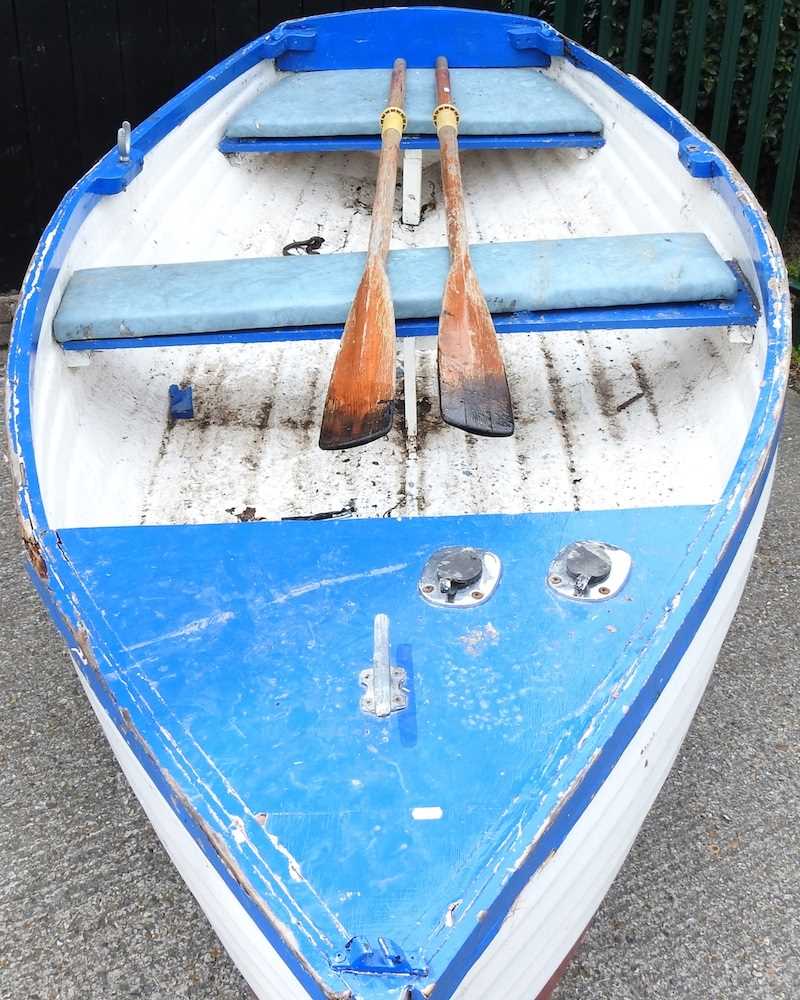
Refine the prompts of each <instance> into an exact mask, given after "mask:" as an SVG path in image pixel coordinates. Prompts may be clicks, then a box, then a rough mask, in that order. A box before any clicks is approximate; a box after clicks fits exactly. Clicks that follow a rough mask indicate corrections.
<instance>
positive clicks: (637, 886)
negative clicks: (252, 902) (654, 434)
mask: <svg viewBox="0 0 800 1000" xmlns="http://www.w3.org/2000/svg"><path fill="white" fill-rule="evenodd" d="M2 360H3V352H0V364H2ZM798 553H800V396H797V395H796V394H794V393H790V399H789V402H788V406H787V413H786V425H785V430H784V439H783V446H782V448H781V451H780V456H779V464H778V474H777V477H776V481H775V487H774V490H773V495H772V502H771V505H770V509H769V511H768V513H767V520H766V524H765V526H764V531H763V534H762V537H761V542H760V544H759V548H758V552H757V555H756V560H755V563H754V566H753V571H752V574H751V577H750V583H749V586H748V588H747V591H746V594H745V597H744V600H743V602H742V605H741V607H740V609H739V612H738V614H737V616H736V619H735V621H734V623H733V627H732V628H731V631H730V634H729V635H728V638H727V640H726V643H725V646H724V647H723V651H722V654H721V656H720V660H719V663H718V666H717V669H716V671H715V673H714V676H713V678H712V680H711V684H710V686H709V689H708V691H707V693H706V695H705V698H704V699H703V702H702V704H701V706H700V710H699V712H698V715H697V718H696V720H695V722H694V724H693V726H692V729H691V731H690V733H689V736H688V738H687V740H686V743H685V745H684V748H683V750H682V752H681V755H680V757H679V758H678V762H677V764H676V766H675V768H674V770H673V772H672V774H671V776H670V778H669V779H668V781H667V784H666V785H665V787H664V790H663V791H662V793H661V795H660V797H659V798H658V800H657V802H656V805H655V807H654V808H653V811H652V812H651V814H650V816H649V817H648V819H647V821H646V822H645V825H644V828H643V830H642V833H641V834H640V836H639V839H638V840H637V842H636V844H635V846H634V848H633V851H632V852H631V855H630V857H629V858H628V861H627V863H626V865H625V867H624V868H623V870H622V873H621V875H620V876H619V878H618V879H617V881H616V882H615V884H614V885H613V887H612V889H611V891H610V893H609V894H608V896H607V898H606V900H605V902H604V903H603V906H602V908H601V909H600V912H599V913H598V915H597V917H596V918H595V920H594V922H593V924H592V926H591V927H590V929H589V931H588V933H587V935H586V938H585V939H584V943H583V945H582V947H581V949H580V951H579V952H578V955H577V957H576V959H575V961H574V962H573V964H572V966H571V967H570V969H569V971H568V972H567V975H566V977H565V978H564V980H563V981H562V984H561V986H560V987H559V989H558V990H557V993H556V998H554V1000H634V998H635V1000H639V998H645V997H646V998H648V1000H684V998H685V1000H690V998H691V1000H705V998H714V1000H761V998H764V1000H790V998H797V997H800V888H799V885H800V880H799V879H798V875H799V874H800V837H798V818H799V817H798V813H799V812H800V808H799V806H798V803H800V734H799V733H798V725H799V724H798V720H799V719H800V627H799V626H798V613H799V611H800V600H799V599H798V589H799V587H798V585H799V584H800V572H799V571H798ZM0 870H2V871H3V873H4V878H3V879H2V880H1V881H0V928H2V931H1V932H0V997H2V998H12V997H13V998H15V1000H17V998H36V1000H38V998H42V1000H44V998H48V1000H49V998H54V1000H55V998H58V1000H62V998H63V1000H72V998H76V1000H77V998H84V997H85V998H103V1000H105V998H115V1000H127V998H133V997H137V998H152V1000H156V998H159V1000H161V998H163V1000H173V998H192V1000H212V998H213V1000H243V998H251V997H252V994H251V992H250V991H249V990H248V989H247V987H246V986H245V985H244V984H243V982H242V980H241V977H240V976H239V974H238V973H237V971H236V970H235V969H234V967H233V966H232V965H231V963H230V961H229V960H228V958H227V956H226V954H225V952H224V951H223V949H222V947H221V946H220V944H219V942H218V941H217V939H216V937H215V935H214V934H213V932H212V931H211V929H210V927H209V926H208V924H207V922H206V920H205V918H204V917H203V915H202V913H201V912H200V910H199V909H198V907H197V905H196V904H195V902H194V900H193V898H192V896H191V895H190V894H189V892H188V890H187V889H186V888H185V887H184V885H183V883H182V882H181V880H180V879H179V877H178V875H177V873H176V872H175V870H174V869H173V867H172V865H171V863H170V862H169V860H168V858H167V856H166V854H165V853H164V851H163V850H162V848H161V846H160V844H159V842H158V840H157V839H156V837H155V835H154V834H153V832H152V831H151V829H150V827H149V825H148V823H147V821H146V819H145V816H144V814H143V812H142V810H141V809H140V808H139V806H138V803H137V801H136V799H135V798H134V796H133V794H132V792H131V791H130V789H129V788H128V786H127V783H126V781H125V779H124V778H123V776H122V773H121V772H120V770H119V768H118V766H117V764H116V762H115V760H114V758H113V756H112V754H111V751H110V750H109V748H108V746H107V744H106V742H105V739H104V738H103V736H102V734H101V732H100V729H99V726H98V724H97V723H96V721H95V718H94V715H93V714H92V712H91V710H90V708H89V705H88V704H87V702H86V699H85V697H84V695H83V693H82V691H81V689H80V688H79V685H78V682H77V679H76V677H75V675H74V673H73V671H72V668H71V666H70V665H69V663H68V661H67V657H66V654H65V652H64V650H63V646H62V643H61V640H60V638H59V637H58V636H57V634H56V633H55V631H54V629H53V627H52V626H51V625H50V622H49V619H48V618H47V616H46V615H45V613H44V611H43V610H42V607H41V605H40V604H39V601H38V599H37V597H36V595H35V593H34V591H33V589H32V587H31V585H30V584H29V583H28V581H27V578H26V576H25V574H24V571H23V562H22V556H21V553H20V545H19V542H18V539H17V534H16V526H15V523H14V516H13V509H12V503H11V491H10V485H9V479H8V475H7V473H6V472H5V471H3V472H2V473H0ZM275 1000H281V998H279V997H276V998H275ZM486 1000H502V998H486Z"/></svg>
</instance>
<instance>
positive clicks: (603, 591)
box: [597, 587, 611, 597]
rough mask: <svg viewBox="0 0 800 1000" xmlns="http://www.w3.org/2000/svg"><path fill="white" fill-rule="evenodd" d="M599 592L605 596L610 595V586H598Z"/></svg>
mask: <svg viewBox="0 0 800 1000" xmlns="http://www.w3.org/2000/svg"><path fill="white" fill-rule="evenodd" d="M597 593H598V594H602V595H603V597H608V595H609V594H610V593H611V591H610V590H609V589H608V587H598V588H597Z"/></svg>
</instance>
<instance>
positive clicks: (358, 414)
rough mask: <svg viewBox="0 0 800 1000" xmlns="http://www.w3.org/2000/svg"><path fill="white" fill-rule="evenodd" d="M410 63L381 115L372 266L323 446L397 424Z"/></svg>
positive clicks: (395, 74) (399, 70)
mask: <svg viewBox="0 0 800 1000" xmlns="http://www.w3.org/2000/svg"><path fill="white" fill-rule="evenodd" d="M405 92H406V64H405V60H404V59H396V60H395V64H394V69H393V70H392V82H391V87H390V89H389V106H388V107H387V108H386V110H385V111H384V112H383V114H382V115H381V155H380V161H379V163H378V180H377V184H376V186H375V201H374V203H373V206H372V227H371V229H370V234H369V247H368V249H367V263H366V267H365V268H364V274H363V276H362V278H361V284H360V285H359V286H358V291H357V292H356V297H355V299H354V300H353V304H352V306H351V307H350V313H349V315H348V317H347V322H346V323H345V327H344V333H343V334H342V340H341V343H340V344H339V353H338V354H337V355H336V361H335V363H334V366H333V374H332V375H331V381H330V385H329V386H328V398H327V399H326V401H325V412H324V413H323V415H322V427H321V429H320V434H319V446H320V448H325V449H326V450H330V449H334V448H353V447H355V446H356V445H359V444H366V443H367V442H368V441H374V440H375V439H376V438H379V437H383V435H384V434H388V433H389V431H390V430H391V427H392V421H393V419H394V394H395V327H394V306H393V305H392V294H391V290H390V288H389V279H388V277H387V275H386V256H387V254H388V253H389V240H390V237H391V233H392V211H393V208H394V193H395V186H396V184H397V162H398V158H399V150H400V139H401V137H402V134H403V129H404V128H405V114H404V112H403V107H404V105H405Z"/></svg>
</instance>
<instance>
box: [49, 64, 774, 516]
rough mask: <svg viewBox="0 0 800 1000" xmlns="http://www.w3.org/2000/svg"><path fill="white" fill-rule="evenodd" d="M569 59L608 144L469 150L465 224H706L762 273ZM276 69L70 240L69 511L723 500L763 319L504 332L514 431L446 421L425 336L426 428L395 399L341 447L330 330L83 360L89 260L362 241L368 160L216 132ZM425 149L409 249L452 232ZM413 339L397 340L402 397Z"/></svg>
mask: <svg viewBox="0 0 800 1000" xmlns="http://www.w3.org/2000/svg"><path fill="white" fill-rule="evenodd" d="M561 62H562V61H561V60H554V64H553V68H552V69H551V70H549V72H550V73H551V74H552V75H554V76H555V77H557V78H558V79H559V80H561V82H563V83H564V84H565V86H567V87H569V88H570V89H571V90H573V91H574V92H576V93H577V94H578V95H579V96H580V97H582V98H583V100H585V101H586V102H587V103H588V104H589V105H590V106H592V107H593V108H594V109H595V110H596V111H597V112H598V113H599V114H600V115H601V117H602V118H603V120H604V123H605V135H606V140H607V144H606V146H605V147H604V148H602V149H600V150H598V151H596V152H593V153H591V154H589V155H586V154H582V153H580V152H578V151H575V150H539V151H528V150H516V151H507V150H501V151H480V152H477V151H476V152H469V153H464V154H463V155H462V162H463V174H464V186H465V189H466V192H467V200H468V204H467V215H468V221H469V227H470V237H471V240H472V242H491V241H500V240H503V241H505V240H530V239H548V238H565V237H570V236H605V235H624V234H631V233H645V232H667V231H673V232H676V231H692V232H695V231H702V232H705V233H706V234H707V235H708V237H709V238H710V239H711V241H712V243H713V244H714V245H715V247H716V248H717V250H718V251H719V253H720V254H721V255H722V256H723V257H724V258H725V259H732V258H733V259H736V260H738V261H739V262H740V263H742V265H743V267H744V270H745V272H746V273H747V274H748V276H749V277H750V278H751V280H752V278H753V273H752V272H753V269H752V264H751V262H750V259H749V253H748V251H747V249H746V246H745V243H744V240H743V238H742V237H741V235H740V233H739V230H738V228H737V226H736V224H735V222H734V220H733V219H732V217H731V216H730V213H729V211H728V209H727V208H726V206H725V204H724V202H723V200H722V199H721V198H720V197H719V196H718V195H717V194H716V193H714V191H713V190H712V189H711V187H710V186H709V183H708V182H707V181H704V180H697V179H693V178H692V177H690V175H689V174H688V173H687V172H686V171H685V170H684V169H683V167H682V166H681V165H680V164H679V162H678V157H677V146H676V143H675V141H674V140H673V139H671V138H670V137H669V136H668V135H667V134H666V133H665V132H664V131H663V130H661V129H659V128H658V127H657V126H655V125H654V124H653V123H651V122H650V121H649V120H648V119H647V118H646V117H645V116H644V115H642V114H641V113H640V112H638V111H637V110H636V109H635V108H633V107H632V106H631V105H629V104H627V103H626V102H624V101H622V100H621V99H620V98H619V97H618V96H617V95H616V94H614V92H613V91H611V90H609V89H608V88H607V87H606V86H605V85H604V84H602V83H601V82H600V81H599V80H598V79H597V78H595V77H593V76H591V75H589V74H586V73H584V72H582V71H580V70H577V69H575V68H574V67H572V66H570V65H558V64H560V63H561ZM274 79H275V73H274V70H273V68H272V66H271V64H264V65H262V66H260V67H256V68H255V69H254V70H252V71H250V72H249V73H248V74H246V75H245V76H244V77H242V78H240V79H239V80H238V81H236V82H235V83H233V84H231V85H230V86H229V87H228V88H227V89H226V90H224V91H223V92H221V93H220V94H219V95H217V97H215V98H214V99H213V100H212V101H210V102H209V103H208V104H206V105H205V106H204V107H203V108H201V109H200V110H199V111H197V112H196V113H195V114H193V115H192V116H191V117H190V118H189V119H188V120H187V121H186V122H185V123H184V124H183V125H182V126H180V127H179V128H178V129H177V130H176V131H175V132H173V133H172V134H170V136H168V137H167V138H166V139H165V140H164V141H163V142H162V143H160V144H159V145H158V146H157V147H156V148H155V149H154V150H153V151H152V152H151V153H150V154H148V156H147V158H146V161H145V167H144V171H143V172H142V173H141V174H140V175H139V177H138V178H137V179H136V180H135V181H134V182H133V183H132V184H131V185H130V187H129V188H128V190H127V191H126V192H124V193H123V194H120V195H116V196H113V197H108V198H104V199H101V201H100V202H99V204H98V205H97V206H96V207H95V208H94V210H93V211H92V213H91V214H90V216H89V217H88V219H87V221H86V222H85V223H84V225H83V227H82V228H81V230H80V232H79V233H78V236H77V238H76V240H75V242H74V244H73V246H72V248H71V250H70V251H69V253H68V256H67V259H66V262H65V265H64V267H63V269H62V273H61V275H60V276H59V279H58V281H57V284H56V288H55V291H54V294H53V296H52V298H51V302H50V306H49V308H48V313H47V319H46V322H45V329H44V331H43V335H42V337H41V339H40V346H39V352H38V357H37V361H36V366H35V375H34V379H35V381H34V440H35V448H36V458H37V467H38V474H39V477H40V483H41V487H42V492H43V495H44V500H45V505H46V509H47V514H48V519H49V522H50V524H51V525H52V526H54V527H67V526H71V527H74V526H96V525H114V524H165V523H169V524H179V523H204V522H219V521H232V520H234V519H235V517H236V515H237V514H240V513H241V512H242V511H244V510H245V509H246V508H247V507H252V508H254V510H255V515H254V516H256V517H259V518H266V519H278V518H281V517H285V516H291V515H310V514H315V513H320V512H324V511H335V510H340V509H343V508H352V510H353V513H354V515H355V516H362V517H375V516H403V515H416V514H424V515H452V514H470V513H518V512H524V511H546V510H572V509H604V508H613V507H639V506H652V505H673V504H705V503H712V502H714V501H715V500H717V499H718V498H719V496H720V494H721V492H722V490H723V489H724V486H725V483H726V481H727V479H728V477H729V475H730V473H731V470H732V468H733V466H734V464H735V462H736V459H737V457H738V455H739V452H740V449H741V446H742V442H743V440H744V437H745V434H746V431H747V428H748V425H749V423H750V419H751V415H752V410H753V406H754V403H755V400H756V398H757V394H758V388H759V382H760V378H761V372H762V369H763V363H764V352H765V344H766V337H765V330H764V324H763V321H762V322H761V323H760V325H759V327H758V328H757V330H756V333H755V339H754V341H753V343H752V344H747V343H738V342H731V338H730V337H729V331H728V330H727V329H679V330H675V329H662V330H641V331H633V332H618V331H613V330H608V331H595V332H590V333H587V332H582V331H575V332H571V333H550V334H533V335H529V334H524V335H522V334H510V335H506V336H503V337H502V338H501V343H502V348H503V354H504V357H505V361H506V366H507V371H508V376H509V383H510V387H511V393H512V397H513V400H514V407H515V413H516V422H517V429H516V433H515V435H514V436H513V437H512V438H508V439H503V440H498V439H479V438H476V437H473V436H471V435H466V434H464V433H463V432H461V431H459V430H456V429H454V428H450V427H447V426H446V425H444V424H443V423H442V422H441V419H440V417H439V413H438V403H437V391H436V367H435V342H434V341H433V340H432V339H426V340H425V341H417V352H416V357H417V371H416V379H415V386H416V394H417V414H418V423H419V431H418V434H417V436H416V438H413V437H409V435H408V434H407V433H406V425H405V420H404V418H403V403H402V399H400V400H399V404H398V417H397V419H396V421H395V426H394V429H393V431H392V432H391V434H390V435H389V437H388V438H386V439H384V440H381V441H378V442H375V443H373V444H370V445H368V446H366V447H363V448H359V449H355V450H351V451H348V452H322V451H320V449H319V448H318V446H317V437H318V433H319V423H320V417H321V410H322V406H323V403H324V399H325V393H326V388H327V381H328V377H329V374H330V371H331V367H332V363H333V358H334V355H335V352H336V347H337V345H336V342H333V341H326V342H308V343H293V344H262V345H247V344H232V345H225V346H213V345H212V346H204V347H172V348H152V349H150V348H148V349H139V350H111V351H99V352H94V353H92V354H91V355H86V356H83V360H87V361H88V362H89V363H88V364H86V365H84V366H81V367H70V366H68V365H67V358H66V357H65V354H64V352H63V350H62V349H61V348H60V347H58V346H57V345H55V344H54V343H53V342H52V339H51V337H50V331H49V325H50V322H51V321H52V315H53V312H54V309H55V307H56V305H57V303H58V301H59V299H60V296H61V294H62V292H63V288H64V286H65V284H66V281H67V280H68V278H69V275H70V274H71V273H72V271H73V270H75V269H76V268H84V267H97V266H106V265H117V264H146V263H161V262H168V261H170V262H171V261H192V260H209V259H224V258H234V257H248V256H265V255H276V254H280V252H281V248H282V247H283V246H284V245H285V244H287V243H289V242H291V241H295V240H302V239H306V238H308V237H309V236H314V235H321V236H323V237H324V239H325V244H324V247H323V252H326V253H336V252H342V251H346V250H364V249H366V245H367V237H368V233H369V226H370V205H371V200H372V195H373V191H374V175H375V169H376V164H377V160H376V157H375V156H374V155H372V154H368V153H359V154H344V153H342V154H325V155H316V154H295V155H248V156H235V157H225V156H223V155H222V154H221V153H219V152H218V151H217V148H216V147H217V142H218V141H219V138H220V136H221V134H222V132H223V130H224V126H225V122H226V121H227V119H228V118H229V116H230V115H231V114H232V113H233V112H234V111H235V110H236V109H237V108H238V107H240V106H241V104H242V103H243V102H244V101H247V100H250V99H251V98H252V96H254V95H255V94H256V93H257V92H258V91H259V90H260V89H263V87H265V86H268V85H270V83H271V82H273V81H274ZM425 162H426V166H425V170H424V175H423V201H425V202H429V203H432V204H431V205H430V207H429V208H428V209H427V211H426V213H425V216H424V218H423V221H422V222H421V223H420V225H418V226H416V227H410V226H406V225H404V224H402V223H401V221H400V189H399V187H398V192H397V210H396V211H395V222H394V228H393V239H392V246H393V247H397V248H400V247H418V246H437V245H444V244H445V243H446V237H445V223H444V213H443V205H442V196H441V186H440V181H439V167H438V159H437V158H436V157H435V156H434V155H433V154H431V155H430V156H428V157H427V159H426V161H425ZM735 332H736V331H735ZM744 332H745V333H746V335H747V337H750V335H751V333H752V331H744ZM738 333H740V334H741V333H742V331H738ZM734 339H735V338H734ZM71 358H72V359H73V360H76V355H75V354H72V355H71ZM401 358H402V348H400V349H398V371H399V373H400V377H399V378H398V391H399V393H400V394H401V395H402V393H403V392H404V377H403V372H402V364H401ZM171 383H190V384H191V385H192V386H193V389H194V402H195V419H194V420H187V421H177V422H174V423H172V422H170V421H168V418H167V415H168V403H167V399H168V387H169V385H170V384H171ZM634 397H637V398H636V399H635V400H634V401H633V402H630V403H629V405H625V404H626V403H628V401H630V400H632V399H633V398H634Z"/></svg>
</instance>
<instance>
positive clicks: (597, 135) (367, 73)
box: [220, 67, 603, 153]
mask: <svg viewBox="0 0 800 1000" xmlns="http://www.w3.org/2000/svg"><path fill="white" fill-rule="evenodd" d="M451 77H452V83H453V94H454V100H455V102H456V104H457V105H458V108H459V110H460V112H461V122H460V125H459V141H460V144H461V146H462V148H465V149H468V148H470V147H481V148H504V147H510V146H523V147H525V146H527V147H537V146H539V147H543V146H601V145H602V144H603V136H602V132H603V123H602V121H601V119H600V118H599V117H598V116H597V115H596V114H595V112H594V111H592V110H591V108H589V107H588V106H587V105H586V104H584V103H583V101H581V100H579V99H578V98H577V97H575V96H574V95H573V94H571V93H570V92H569V91H568V90H567V89H566V88H565V87H563V86H561V84H559V83H557V82H556V81H555V80H552V79H550V78H549V77H548V76H546V75H545V74H543V73H542V71H541V70H539V69H536V68H533V67H508V68H503V69H453V70H452V71H451ZM387 80H388V71H386V70H381V69H351V70H321V71H319V72H308V73H286V74H284V75H282V76H281V78H280V79H279V80H278V82H277V83H275V84H274V85H273V86H271V87H268V88H267V89H266V90H265V91H263V92H262V93H261V94H259V95H258V97H256V98H255V99H254V100H253V101H252V102H251V103H250V104H248V105H247V106H246V107H245V108H243V109H242V110H241V111H239V113H238V114H236V115H235V116H234V118H233V119H232V120H231V121H230V122H229V124H228V126H227V129H226V132H225V138H224V139H223V141H222V143H221V144H220V149H221V150H222V151H223V152H226V153H229V152H289V151H292V150H295V151H298V152H307V151H314V150H317V151H319V150H332V149H339V150H342V149H365V148H377V147H378V146H379V145H380V137H379V134H380V127H379V118H380V114H381V111H382V110H383V108H384V107H385V106H386V90H387ZM406 80H407V93H406V113H407V116H408V125H407V128H406V133H405V135H404V137H403V143H402V145H403V146H404V147H405V148H415V149H421V148H436V147H437V146H438V142H437V139H436V135H435V130H434V127H433V121H432V120H431V113H432V111H433V108H434V106H435V104H436V90H435V85H434V74H433V70H432V69H430V70H429V69H409V70H408V72H407V77H406Z"/></svg>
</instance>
